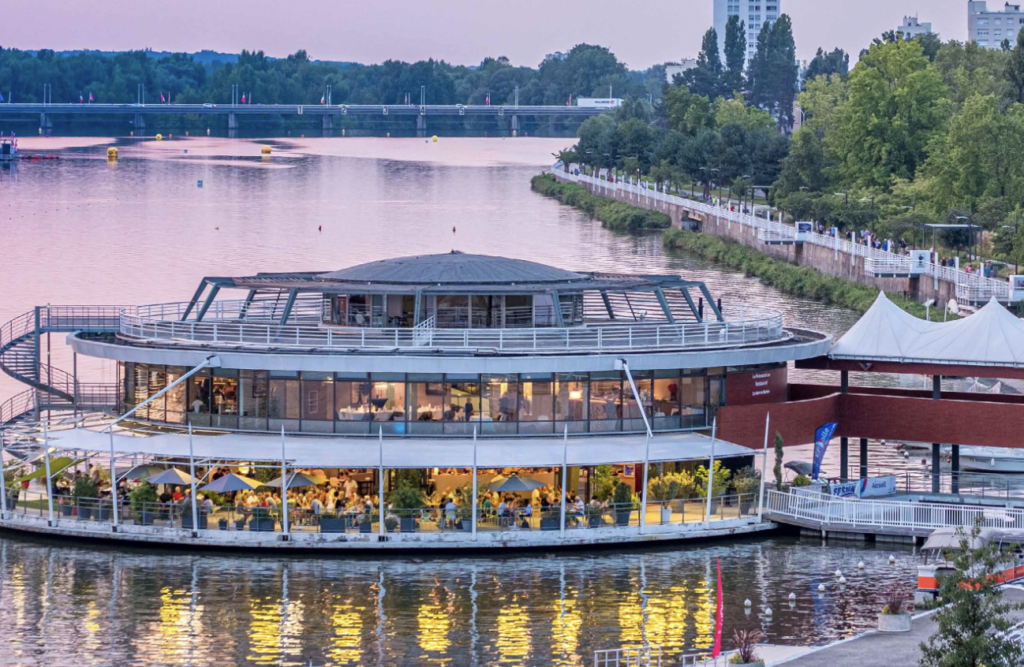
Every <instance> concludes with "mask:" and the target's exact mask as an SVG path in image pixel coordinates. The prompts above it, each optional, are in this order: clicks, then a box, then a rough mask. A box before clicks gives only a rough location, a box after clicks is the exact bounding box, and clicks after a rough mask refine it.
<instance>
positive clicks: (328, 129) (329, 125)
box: [322, 114, 334, 137]
mask: <svg viewBox="0 0 1024 667" xmlns="http://www.w3.org/2000/svg"><path fill="white" fill-rule="evenodd" d="M322 126H323V130H324V136H326V137H329V136H331V135H332V134H333V133H334V116H331V115H328V114H324V120H323V123H322Z"/></svg>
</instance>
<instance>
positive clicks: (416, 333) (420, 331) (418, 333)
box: [412, 315, 437, 346]
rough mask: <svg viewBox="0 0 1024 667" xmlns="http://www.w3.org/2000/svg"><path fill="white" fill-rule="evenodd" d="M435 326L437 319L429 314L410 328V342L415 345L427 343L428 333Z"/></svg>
mask: <svg viewBox="0 0 1024 667" xmlns="http://www.w3.org/2000/svg"><path fill="white" fill-rule="evenodd" d="M436 328H437V319H436V318H435V317H434V316H433V315H431V316H430V317H428V318H427V319H425V320H423V321H422V322H420V323H419V324H417V325H416V326H414V327H413V328H412V344H413V345H416V346H423V345H428V344H429V343H430V335H431V332H433V330H434V329H436Z"/></svg>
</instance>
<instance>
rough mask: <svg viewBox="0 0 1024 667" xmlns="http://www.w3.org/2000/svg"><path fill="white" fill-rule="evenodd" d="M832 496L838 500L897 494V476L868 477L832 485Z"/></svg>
mask: <svg viewBox="0 0 1024 667" xmlns="http://www.w3.org/2000/svg"><path fill="white" fill-rule="evenodd" d="M831 488H832V495H833V496H835V497H837V498H848V497H855V498H874V497H878V496H890V495H892V494H894V493H896V475H887V476H885V477H867V478H865V479H859V480H857V481H856V482H845V483H843V484H833V485H832V487H831Z"/></svg>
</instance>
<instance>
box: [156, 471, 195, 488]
mask: <svg viewBox="0 0 1024 667" xmlns="http://www.w3.org/2000/svg"><path fill="white" fill-rule="evenodd" d="M149 483H150V484H191V483H192V476H191V475H189V474H188V473H184V472H182V471H180V470H178V469H177V468H170V469H168V470H164V471H163V472H162V473H160V474H159V475H153V476H152V477H150V478H149Z"/></svg>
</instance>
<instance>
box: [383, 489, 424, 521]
mask: <svg viewBox="0 0 1024 667" xmlns="http://www.w3.org/2000/svg"><path fill="white" fill-rule="evenodd" d="M388 503H389V504H390V505H391V507H393V508H394V510H395V513H396V514H397V515H398V516H400V517H407V518H408V517H412V516H416V513H417V512H418V511H419V510H420V509H422V508H423V507H424V506H425V505H426V503H427V498H426V496H425V495H424V493H423V490H422V489H421V488H419V487H418V486H413V485H412V484H402V485H401V486H399V487H398V488H397V489H395V490H394V491H392V492H391V493H390V494H388Z"/></svg>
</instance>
